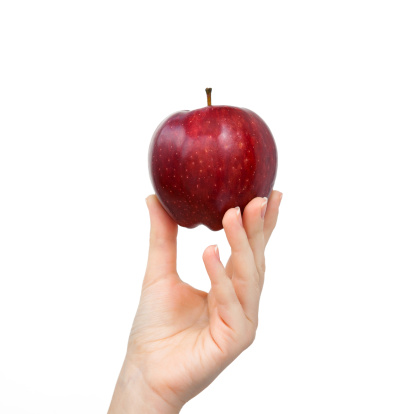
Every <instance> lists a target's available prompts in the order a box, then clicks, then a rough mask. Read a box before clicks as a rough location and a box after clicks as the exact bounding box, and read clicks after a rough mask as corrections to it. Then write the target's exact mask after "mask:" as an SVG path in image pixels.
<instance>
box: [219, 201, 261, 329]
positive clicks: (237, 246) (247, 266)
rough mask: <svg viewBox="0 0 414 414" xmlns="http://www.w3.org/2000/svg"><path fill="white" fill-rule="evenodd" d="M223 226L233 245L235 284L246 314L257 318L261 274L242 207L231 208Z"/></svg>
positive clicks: (252, 318) (251, 317) (253, 319)
mask: <svg viewBox="0 0 414 414" xmlns="http://www.w3.org/2000/svg"><path fill="white" fill-rule="evenodd" d="M223 227H224V231H225V233H226V237H227V240H228V242H229V244H230V247H231V258H232V268H233V269H232V270H233V278H232V282H233V286H234V289H235V292H236V295H237V297H238V299H239V301H240V304H241V305H242V307H243V309H244V312H245V314H246V316H247V317H248V318H249V319H250V320H252V321H256V320H257V311H258V305H259V294H260V293H259V275H258V271H257V268H256V263H255V259H254V255H253V252H252V249H251V247H250V243H249V240H248V237H247V234H246V231H245V230H244V227H243V222H242V219H241V214H240V209H238V208H231V209H230V210H228V211H227V212H226V214H225V215H224V217H223Z"/></svg>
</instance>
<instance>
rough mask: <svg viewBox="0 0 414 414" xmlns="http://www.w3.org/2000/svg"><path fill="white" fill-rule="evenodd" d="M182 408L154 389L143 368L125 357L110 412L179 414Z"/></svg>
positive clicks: (119, 413) (118, 413)
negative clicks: (148, 381)
mask: <svg viewBox="0 0 414 414" xmlns="http://www.w3.org/2000/svg"><path fill="white" fill-rule="evenodd" d="M181 408H182V407H176V406H174V405H173V404H171V403H170V402H168V401H167V400H166V399H165V398H164V397H163V396H161V395H159V394H158V393H157V391H156V390H154V389H152V388H151V386H150V385H149V384H148V383H147V381H146V379H145V377H144V375H143V373H142V370H141V369H140V368H139V367H137V366H135V365H134V364H132V363H131V362H130V361H128V359H125V362H124V364H123V366H122V369H121V372H120V374H119V377H118V381H117V383H116V386H115V391H114V395H113V397H112V401H111V405H110V407H109V411H108V414H141V413H145V414H178V413H179V412H180V410H181Z"/></svg>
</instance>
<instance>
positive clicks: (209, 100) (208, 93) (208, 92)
mask: <svg viewBox="0 0 414 414" xmlns="http://www.w3.org/2000/svg"><path fill="white" fill-rule="evenodd" d="M212 90H213V88H206V93H207V105H208V106H211V91H212Z"/></svg>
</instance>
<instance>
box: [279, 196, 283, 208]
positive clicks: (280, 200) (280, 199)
mask: <svg viewBox="0 0 414 414" xmlns="http://www.w3.org/2000/svg"><path fill="white" fill-rule="evenodd" d="M282 197H283V194H282V193H280V198H279V206H280V203H281V202H282Z"/></svg>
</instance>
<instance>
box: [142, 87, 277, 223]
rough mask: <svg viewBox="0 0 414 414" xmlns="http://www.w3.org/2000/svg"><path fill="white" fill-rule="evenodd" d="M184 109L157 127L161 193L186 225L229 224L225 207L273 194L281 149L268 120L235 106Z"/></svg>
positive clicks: (155, 158)
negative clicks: (276, 142) (225, 219)
mask: <svg viewBox="0 0 414 414" xmlns="http://www.w3.org/2000/svg"><path fill="white" fill-rule="evenodd" d="M206 92H207V97H208V106H206V107H205V108H200V109H195V110H194V111H180V112H176V113H174V114H172V115H170V116H169V117H168V118H166V119H165V120H164V121H163V122H161V124H160V125H159V126H158V128H157V129H156V130H155V132H154V135H153V137H152V141H151V145H150V148H149V159H148V161H149V172H150V177H151V181H152V184H153V186H154V189H155V193H156V194H157V196H158V199H159V200H160V202H161V204H162V205H163V207H164V208H165V210H166V211H167V212H168V214H169V215H170V216H171V217H172V218H173V219H174V220H175V221H176V222H177V223H178V224H179V225H181V226H183V227H189V228H193V227H196V226H198V225H199V224H204V225H205V226H207V227H208V228H210V229H211V230H220V229H222V228H223V226H222V219H223V216H224V213H225V212H226V211H227V210H228V209H229V208H231V207H236V206H239V207H240V208H241V210H242V211H243V209H244V207H245V206H246V204H247V203H248V202H249V201H250V200H252V199H253V198H254V197H258V196H259V197H268V196H269V194H270V192H271V190H272V188H273V184H274V182H275V179H276V170H277V150H276V144H275V140H274V138H273V135H272V133H271V132H270V129H269V128H268V126H267V125H266V124H265V122H264V121H263V120H262V119H261V118H260V117H259V116H258V115H256V114H255V113H254V112H252V111H250V110H248V109H245V108H237V107H234V106H212V105H211V88H207V89H206Z"/></svg>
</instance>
